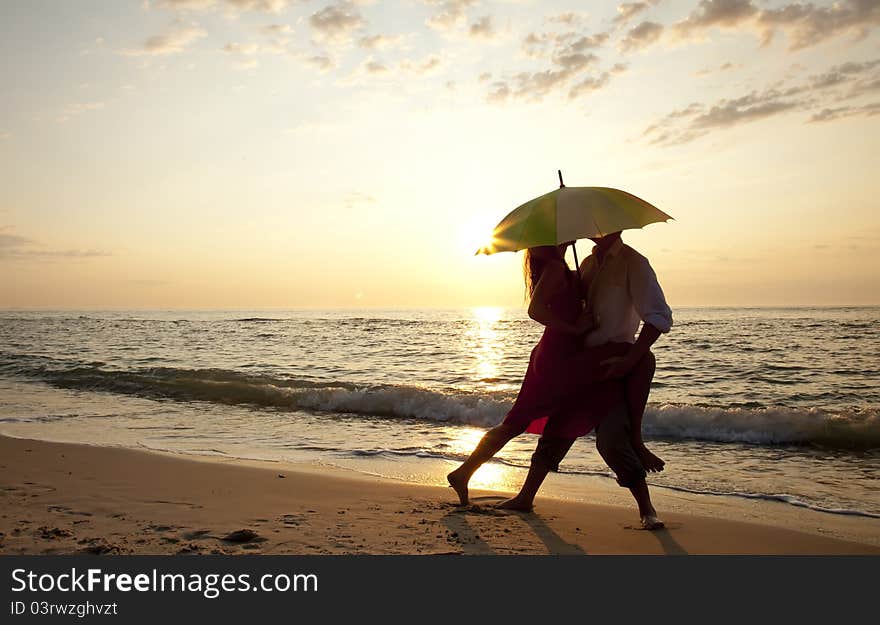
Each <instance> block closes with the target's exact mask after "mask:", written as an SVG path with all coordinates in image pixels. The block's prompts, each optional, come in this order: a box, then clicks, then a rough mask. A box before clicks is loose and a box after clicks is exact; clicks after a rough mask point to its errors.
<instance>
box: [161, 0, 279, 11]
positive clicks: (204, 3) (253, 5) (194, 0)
mask: <svg viewBox="0 0 880 625" xmlns="http://www.w3.org/2000/svg"><path fill="white" fill-rule="evenodd" d="M288 4H290V2H289V0H158V1H157V2H156V6H157V7H158V8H160V9H169V10H172V11H191V12H196V11H207V10H211V9H215V8H222V9H224V10H226V11H228V12H232V13H238V12H246V11H255V12H262V13H279V12H280V11H282V10H283V9H285V8H287V6H288Z"/></svg>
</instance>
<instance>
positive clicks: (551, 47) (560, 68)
mask: <svg viewBox="0 0 880 625" xmlns="http://www.w3.org/2000/svg"><path fill="white" fill-rule="evenodd" d="M610 37H611V35H610V33H608V32H598V33H595V34H592V35H585V34H582V33H581V32H578V31H574V30H569V31H564V32H554V31H549V32H542V33H536V32H532V33H529V34H528V35H526V37H525V38H524V39H523V41H522V49H523V52H524V53H525V54H526V55H527V56H529V57H531V58H533V59H541V60H546V61H549V67H548V66H547V65H545V67H544V69H541V70H538V71H519V72H516V73H511V74H508V75H507V76H506V77H505V78H504V79H503V80H498V81H495V82H493V83H492V84H491V85H489V93H488V95H487V100H488V101H489V102H492V103H503V102H505V101H507V100H508V99H509V98H511V97H512V98H519V99H529V100H540V99H542V98H543V97H545V96H547V95H549V94H550V93H551V92H553V91H564V90H567V93H568V97H569V98H575V97H577V96H579V95H581V94H585V93H589V92H591V91H595V90H597V89H600V88H602V87H604V86H606V85H607V84H608V82H609V80H610V78H611V76H612V75H613V74H616V73H620V72H621V71H623V70H625V69H626V66H625V65H623V64H617V65H616V66H615V68H614V69H612V70H611V71H610V72H609V71H606V72H603V73H601V74H598V75H591V76H586V77H582V78H581V80H580V82H577V81H578V78H579V77H580V76H581V75H582V74H583V73H584V72H585V71H587V70H589V69H591V68H593V67H595V66H596V65H597V64H598V62H599V57H598V56H597V55H596V54H594V53H593V52H592V51H593V50H597V49H599V48H601V47H602V46H603V45H605V43H606V42H607V41H608V40H609V39H610ZM488 78H489V76H488V75H485V77H483V75H481V78H480V82H486V81H487V80H488Z"/></svg>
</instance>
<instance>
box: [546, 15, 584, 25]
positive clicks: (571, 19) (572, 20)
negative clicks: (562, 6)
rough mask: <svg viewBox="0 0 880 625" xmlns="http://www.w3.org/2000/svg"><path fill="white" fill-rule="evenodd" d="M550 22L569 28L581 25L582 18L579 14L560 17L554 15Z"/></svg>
mask: <svg viewBox="0 0 880 625" xmlns="http://www.w3.org/2000/svg"><path fill="white" fill-rule="evenodd" d="M547 21H548V22H551V23H556V24H565V25H567V26H575V25H577V24H580V22H581V16H580V15H578V14H577V13H572V12H569V13H560V14H559V15H553V16H551V17H548V18H547Z"/></svg>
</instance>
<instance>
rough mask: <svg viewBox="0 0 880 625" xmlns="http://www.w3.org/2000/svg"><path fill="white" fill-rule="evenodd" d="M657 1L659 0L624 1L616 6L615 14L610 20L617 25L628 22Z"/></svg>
mask: <svg viewBox="0 0 880 625" xmlns="http://www.w3.org/2000/svg"><path fill="white" fill-rule="evenodd" d="M657 2H659V0H648V1H647V2H624V3H623V4H620V5H618V6H617V16H616V17H615V18H614V19H613V20H612V21H611V22H612V23H613V24H615V25H618V26H623V25H625V24H628V23H629V22H630V20H632V19H633V18H634V17H635V16H636V15H639V14H640V13H643V12H645V11H647V10H648V9H649V8H651V7H652V6H654V5H655V4H657Z"/></svg>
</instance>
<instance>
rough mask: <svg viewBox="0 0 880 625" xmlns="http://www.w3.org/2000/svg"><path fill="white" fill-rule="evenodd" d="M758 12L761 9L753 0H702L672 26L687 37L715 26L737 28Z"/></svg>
mask: <svg viewBox="0 0 880 625" xmlns="http://www.w3.org/2000/svg"><path fill="white" fill-rule="evenodd" d="M757 13H759V9H758V8H757V7H756V6H754V5H753V4H752V1H751V0H700V2H699V3H698V4H697V8H696V9H695V10H694V11H692V12H691V14H690V15H688V16H687V18H685V19H684V20H682V21H680V22H677V23H676V24H674V25H673V26H672V31H673V32H674V33H675V34H676V35H678V36H679V37H681V38H682V39H687V38H690V37H693V36H695V35H699V34H701V33H702V32H703V31H705V30H707V29H709V28H713V27H722V28H735V27H736V26H738V25H740V24H741V23H743V22H744V21H746V20H748V19H750V18H752V17H754V16H755V15H756V14H757Z"/></svg>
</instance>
